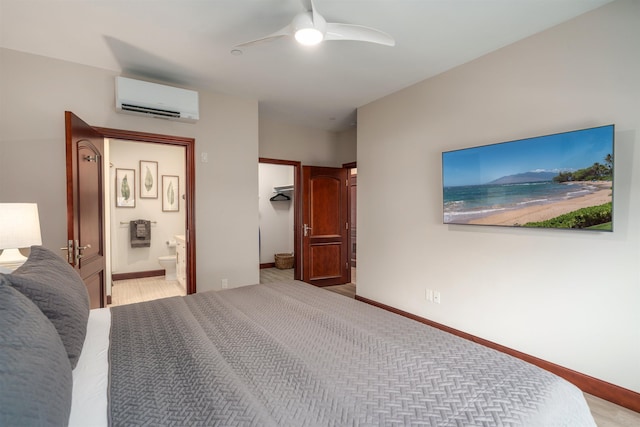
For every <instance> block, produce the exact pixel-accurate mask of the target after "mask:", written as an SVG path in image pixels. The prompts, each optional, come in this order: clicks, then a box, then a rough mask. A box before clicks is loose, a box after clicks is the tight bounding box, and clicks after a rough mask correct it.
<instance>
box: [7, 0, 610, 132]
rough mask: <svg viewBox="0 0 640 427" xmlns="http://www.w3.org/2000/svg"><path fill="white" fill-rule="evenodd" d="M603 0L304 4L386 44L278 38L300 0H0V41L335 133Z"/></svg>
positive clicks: (321, 0)
mask: <svg viewBox="0 0 640 427" xmlns="http://www.w3.org/2000/svg"><path fill="white" fill-rule="evenodd" d="M609 1H610V0H314V4H315V6H316V9H317V10H318V11H319V12H320V13H321V14H322V15H323V16H324V17H325V18H326V19H327V21H331V22H342V23H350V24H360V25H366V26H370V27H374V28H377V29H380V30H382V31H385V32H387V33H389V34H390V35H391V36H392V37H394V38H395V40H396V46H395V47H388V46H382V45H375V44H370V43H363V42H346V41H330V42H325V43H324V44H321V45H320V46H316V47H315V48H303V47H302V46H299V45H297V44H296V43H295V42H294V41H292V40H290V39H280V40H276V41H273V42H268V43H262V44H259V45H254V46H250V47H245V48H243V49H242V50H243V54H242V55H240V56H235V55H231V50H232V49H233V47H234V46H235V45H236V44H238V43H242V42H245V41H249V40H253V39H256V38H260V37H262V36H265V35H267V34H270V33H272V32H273V31H276V30H278V29H280V28H282V27H284V26H285V25H287V24H288V23H289V22H290V21H291V19H292V18H293V16H294V15H295V14H297V13H298V12H301V11H303V10H304V8H303V6H302V4H301V1H300V0H0V46H2V47H5V48H9V49H14V50H19V51H24V52H29V53H33V54H37V55H43V56H47V57H52V58H58V59H63V60H67V61H71V62H76V63H80V64H86V65H91V66H95V67H100V68H105V69H109V70H115V71H117V72H121V73H122V74H123V75H126V76H129V77H138V78H142V79H145V78H146V79H149V80H154V81H160V82H164V83H167V84H173V85H176V86H185V87H192V88H193V87H195V88H203V89H209V90H212V91H215V92H222V93H228V94H234V95H239V96H244V97H248V98H252V99H258V100H259V102H260V114H261V115H265V116H267V117H272V118H277V119H281V120H284V121H288V122H291V123H295V124H300V125H304V126H311V127H315V128H320V129H327V130H343V129H347V128H348V127H349V126H353V125H354V123H355V117H356V116H355V110H356V108H358V107H360V106H362V105H365V104H367V103H369V102H371V101H374V100H376V99H378V98H381V97H383V96H385V95H388V94H390V93H393V92H395V91H397V90H399V89H402V88H404V87H407V86H409V85H411V84H413V83H416V82H419V81H421V80H424V79H426V78H428V77H431V76H434V75H436V74H439V73H441V72H443V71H446V70H448V69H451V68H453V67H456V66H458V65H460V64H463V63H465V62H468V61H471V60H473V59H475V58H477V57H480V56H482V55H484V54H486V53H488V52H491V51H494V50H496V49H499V48H501V47H503V46H506V45H508V44H511V43H513V42H515V41H517V40H520V39H522V38H525V37H527V36H529V35H532V34H535V33H537V32H540V31H543V30H545V29H547V28H549V27H552V26H554V25H557V24H559V23H561V22H564V21H566V20H569V19H571V18H573V17H575V16H577V15H580V14H582V13H584V12H587V11H589V10H592V9H595V8H597V7H599V6H601V5H603V4H605V3H608V2H609Z"/></svg>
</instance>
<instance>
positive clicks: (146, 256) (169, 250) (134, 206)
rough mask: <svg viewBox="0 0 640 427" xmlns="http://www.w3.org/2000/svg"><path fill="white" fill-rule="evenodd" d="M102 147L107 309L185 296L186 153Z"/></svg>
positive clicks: (136, 145)
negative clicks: (105, 161)
mask: <svg viewBox="0 0 640 427" xmlns="http://www.w3.org/2000/svg"><path fill="white" fill-rule="evenodd" d="M105 145H106V151H107V153H108V154H107V155H108V158H109V168H108V170H107V171H105V175H106V179H107V182H108V184H107V188H108V194H109V202H108V203H107V205H108V207H107V209H106V210H107V212H108V214H107V215H106V217H107V222H108V227H107V229H108V230H109V232H108V242H109V243H108V246H109V253H110V257H109V259H110V268H109V270H110V272H111V277H112V280H111V284H112V287H111V292H110V295H111V298H110V304H111V305H123V304H130V303H135V302H142V301H150V300H153V299H158V298H166V297H170V296H179V295H186V294H187V287H186V251H185V249H186V248H185V242H186V213H185V211H186V209H185V203H184V202H185V200H186V192H185V183H186V165H185V161H184V159H185V147H183V146H176V145H167V144H154V143H150V142H138V141H131V140H124V139H109V140H108V141H107V143H106V144H105Z"/></svg>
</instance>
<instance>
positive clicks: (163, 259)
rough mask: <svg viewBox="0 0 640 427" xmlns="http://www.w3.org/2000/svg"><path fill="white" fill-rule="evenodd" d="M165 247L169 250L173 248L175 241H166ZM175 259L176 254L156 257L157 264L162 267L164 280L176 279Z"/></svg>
mask: <svg viewBox="0 0 640 427" xmlns="http://www.w3.org/2000/svg"><path fill="white" fill-rule="evenodd" d="M167 247H168V248H170V250H171V248H175V247H176V241H175V240H173V239H172V240H169V241H167ZM176 259H177V256H176V255H175V254H173V255H163V256H159V257H158V264H160V265H161V266H162V268H163V269H164V280H178V278H177V276H176Z"/></svg>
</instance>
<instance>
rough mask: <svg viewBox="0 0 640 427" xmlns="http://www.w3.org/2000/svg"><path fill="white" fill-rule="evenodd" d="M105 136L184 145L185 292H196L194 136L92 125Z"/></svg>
mask: <svg viewBox="0 0 640 427" xmlns="http://www.w3.org/2000/svg"><path fill="white" fill-rule="evenodd" d="M93 128H94V129H95V130H96V131H98V132H99V133H101V134H102V136H103V137H105V138H112V139H124V140H128V141H136V142H150V143H153V144H165V145H174V146H179V147H184V149H185V175H186V177H185V178H186V184H185V194H186V197H187V200H185V209H186V212H185V217H186V218H185V222H186V224H185V226H186V232H185V235H186V240H187V242H186V245H187V247H186V251H187V294H193V293H195V292H196V220H195V212H196V209H195V193H196V189H195V188H196V172H195V165H196V162H195V143H196V140H195V139H194V138H187V137H180V136H172V135H161V134H155V133H148V132H138V131H132V130H123V129H112V128H103V127H98V126H93Z"/></svg>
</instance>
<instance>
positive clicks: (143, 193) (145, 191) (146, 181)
mask: <svg viewBox="0 0 640 427" xmlns="http://www.w3.org/2000/svg"><path fill="white" fill-rule="evenodd" d="M140 198H141V199H157V198H158V162H154V161H150V160H140Z"/></svg>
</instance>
